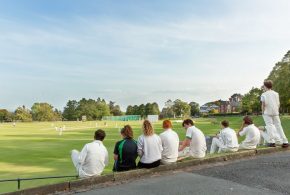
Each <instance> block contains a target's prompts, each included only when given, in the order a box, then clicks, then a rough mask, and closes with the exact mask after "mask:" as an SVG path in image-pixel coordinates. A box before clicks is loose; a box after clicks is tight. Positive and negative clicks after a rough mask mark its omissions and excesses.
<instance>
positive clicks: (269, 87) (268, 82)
mask: <svg viewBox="0 0 290 195" xmlns="http://www.w3.org/2000/svg"><path fill="white" fill-rule="evenodd" d="M264 86H265V87H267V88H268V89H272V87H273V81H271V80H265V81H264Z"/></svg>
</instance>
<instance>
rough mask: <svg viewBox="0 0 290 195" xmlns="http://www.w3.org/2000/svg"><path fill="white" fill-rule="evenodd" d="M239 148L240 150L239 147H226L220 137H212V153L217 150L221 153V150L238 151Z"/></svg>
mask: <svg viewBox="0 0 290 195" xmlns="http://www.w3.org/2000/svg"><path fill="white" fill-rule="evenodd" d="M238 150H239V148H228V147H226V146H225V145H224V144H223V142H222V141H221V140H220V139H218V138H216V137H214V138H213V139H212V143H211V147H210V154H213V153H215V152H216V151H217V152H218V153H221V152H236V151H238Z"/></svg>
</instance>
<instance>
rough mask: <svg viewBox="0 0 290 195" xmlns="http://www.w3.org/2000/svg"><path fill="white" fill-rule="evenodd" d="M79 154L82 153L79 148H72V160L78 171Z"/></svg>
mask: <svg viewBox="0 0 290 195" xmlns="http://www.w3.org/2000/svg"><path fill="white" fill-rule="evenodd" d="M79 155H80V152H79V151H77V150H72V151H71V160H72V162H73V164H74V166H75V168H76V170H77V172H79V167H80V164H79Z"/></svg>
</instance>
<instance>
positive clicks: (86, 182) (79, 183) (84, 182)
mask: <svg viewBox="0 0 290 195" xmlns="http://www.w3.org/2000/svg"><path fill="white" fill-rule="evenodd" d="M114 180H115V179H114V174H108V175H102V176H98V177H90V178H85V179H80V180H76V181H71V182H69V190H74V189H78V188H82V187H87V186H91V185H96V184H101V183H106V182H110V181H111V182H112V181H114ZM63 191H66V190H63Z"/></svg>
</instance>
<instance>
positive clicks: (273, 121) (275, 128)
mask: <svg viewBox="0 0 290 195" xmlns="http://www.w3.org/2000/svg"><path fill="white" fill-rule="evenodd" d="M263 118H264V121H265V124H266V129H267V134H268V136H269V143H275V142H277V141H278V142H281V141H282V142H283V143H288V139H287V137H286V136H285V133H284V130H283V127H282V125H281V121H280V117H279V116H270V115H263ZM277 135H278V137H279V139H280V140H275V137H277Z"/></svg>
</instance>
